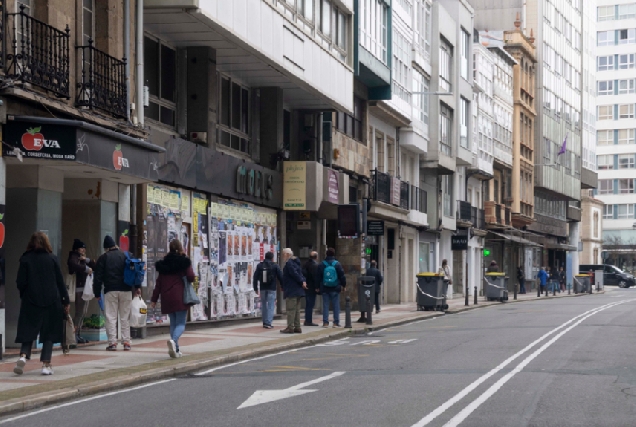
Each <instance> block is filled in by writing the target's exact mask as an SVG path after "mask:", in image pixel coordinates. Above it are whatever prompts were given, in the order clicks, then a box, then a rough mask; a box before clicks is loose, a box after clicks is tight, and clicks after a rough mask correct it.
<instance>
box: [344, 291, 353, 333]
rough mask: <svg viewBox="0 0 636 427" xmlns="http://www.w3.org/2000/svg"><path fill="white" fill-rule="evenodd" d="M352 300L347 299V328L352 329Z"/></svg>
mask: <svg viewBox="0 0 636 427" xmlns="http://www.w3.org/2000/svg"><path fill="white" fill-rule="evenodd" d="M352 327H353V326H352V325H351V298H349V297H347V298H345V328H347V329H351V328H352Z"/></svg>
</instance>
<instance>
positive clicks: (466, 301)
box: [464, 283, 468, 306]
mask: <svg viewBox="0 0 636 427" xmlns="http://www.w3.org/2000/svg"><path fill="white" fill-rule="evenodd" d="M465 293H466V297H465V298H464V305H466V306H467V305H468V283H466V292H465Z"/></svg>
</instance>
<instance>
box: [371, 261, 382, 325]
mask: <svg viewBox="0 0 636 427" xmlns="http://www.w3.org/2000/svg"><path fill="white" fill-rule="evenodd" d="M367 276H373V277H375V314H378V313H380V290H381V289H382V282H384V277H382V273H381V272H380V270H378V262H377V261H375V260H373V261H371V268H370V269H368V270H367Z"/></svg>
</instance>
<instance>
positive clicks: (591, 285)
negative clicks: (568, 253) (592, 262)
mask: <svg viewBox="0 0 636 427" xmlns="http://www.w3.org/2000/svg"><path fill="white" fill-rule="evenodd" d="M588 274H589V275H590V290H591V289H592V287H593V286H594V270H590V272H589V273H588Z"/></svg>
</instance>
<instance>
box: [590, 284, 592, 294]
mask: <svg viewBox="0 0 636 427" xmlns="http://www.w3.org/2000/svg"><path fill="white" fill-rule="evenodd" d="M591 294H592V284H591V283H590V295H591Z"/></svg>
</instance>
